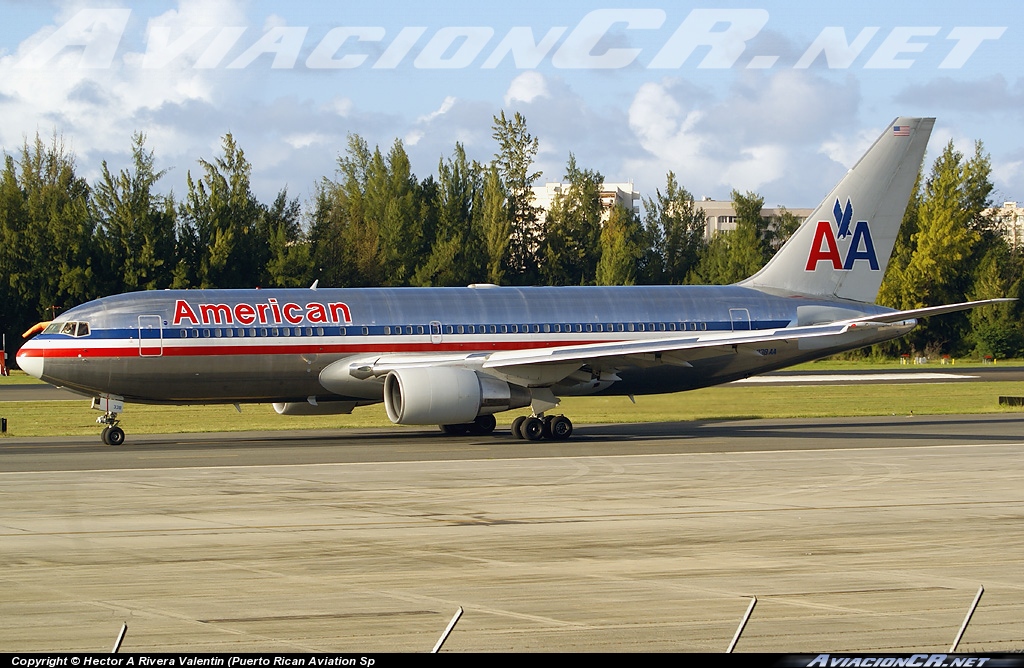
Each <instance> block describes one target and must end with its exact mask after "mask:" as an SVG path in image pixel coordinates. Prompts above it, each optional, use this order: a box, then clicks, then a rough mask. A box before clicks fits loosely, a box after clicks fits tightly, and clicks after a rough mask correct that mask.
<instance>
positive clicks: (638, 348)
mask: <svg viewBox="0 0 1024 668" xmlns="http://www.w3.org/2000/svg"><path fill="white" fill-rule="evenodd" d="M848 329H849V325H848V324H837V323H832V324H828V325H815V326H811V327H788V328H783V329H772V330H754V331H750V332H713V333H708V334H701V335H698V336H693V335H687V336H681V337H679V336H677V337H658V338H655V339H643V340H640V341H614V342H609V343H590V344H586V345H580V346H561V347H557V348H544V349H540V350H508V351H501V352H496V353H492V354H491V355H490V356H489V357H488V358H487V360H486V361H484V363H483V368H485V369H496V370H500V369H502V368H503V367H509V366H519V365H525V364H564V363H567V362H581V363H585V362H589V361H595V360H601V359H606V358H635V357H641V356H643V355H658V354H662V355H664V354H666V353H681V352H685V351H703V352H705V353H706V352H708V351H710V350H711V349H714V348H718V349H720V352H721V353H722V354H725V353H727V352H728V349H729V348H730V347H732V346H739V345H744V344H755V343H770V342H780V341H790V340H795V339H803V338H815V337H827V336H835V335H839V334H842V333H844V332H845V331H847V330H848ZM699 356H700V357H703V356H704V355H699ZM674 357H675V358H676V360H677V362H676V363H677V364H678V363H679V362H684V363H685V361H686V360H687V359H689V356H688V355H674Z"/></svg>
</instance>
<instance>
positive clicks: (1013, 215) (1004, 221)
mask: <svg viewBox="0 0 1024 668" xmlns="http://www.w3.org/2000/svg"><path fill="white" fill-rule="evenodd" d="M981 213H982V215H985V216H991V217H992V222H993V223H994V224H995V229H996V230H998V231H999V233H1000V234H1002V235H1003V238H1004V239H1006V243H1008V244H1009V245H1010V247H1011V248H1019V247H1020V246H1021V245H1022V244H1024V207H1020V206H1017V203H1016V202H1003V205H1002V206H1001V207H999V208H992V209H985V210H984V211H982V212H981Z"/></svg>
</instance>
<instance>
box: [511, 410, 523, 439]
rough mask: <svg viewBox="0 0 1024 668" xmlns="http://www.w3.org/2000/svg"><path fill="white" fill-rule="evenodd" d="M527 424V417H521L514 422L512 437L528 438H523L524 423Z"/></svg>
mask: <svg viewBox="0 0 1024 668" xmlns="http://www.w3.org/2000/svg"><path fill="white" fill-rule="evenodd" d="M524 422H526V416H525V415H520V416H519V417H517V418H516V419H515V420H512V435H513V436H514V437H516V438H518V439H523V438H526V437H525V436H523V432H522V428H523V423H524Z"/></svg>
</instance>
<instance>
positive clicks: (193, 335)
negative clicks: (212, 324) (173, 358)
mask: <svg viewBox="0 0 1024 668" xmlns="http://www.w3.org/2000/svg"><path fill="white" fill-rule="evenodd" d="M192 338H193V339H198V338H199V330H198V329H193V330H192Z"/></svg>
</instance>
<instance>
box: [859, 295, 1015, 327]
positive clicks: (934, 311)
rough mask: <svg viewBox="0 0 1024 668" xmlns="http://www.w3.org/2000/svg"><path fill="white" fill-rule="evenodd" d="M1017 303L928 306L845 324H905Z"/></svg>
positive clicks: (985, 301) (993, 301) (992, 301)
mask: <svg viewBox="0 0 1024 668" xmlns="http://www.w3.org/2000/svg"><path fill="white" fill-rule="evenodd" d="M1015 301H1017V300H1016V299H1015V298H1013V297H999V298H998V299H980V300H978V301H973V302H961V303H959V304H945V305H944V306H927V307H925V308H914V309H910V310H909V311H894V312H892V313H880V314H878V315H866V316H863V317H858V318H853V319H851V320H847V321H844V322H849V323H854V324H856V323H858V322H890V323H891V322H903V321H904V320H916V319H917V318H927V317H928V316H931V315H942V314H943V313H955V312H957V311H966V310H968V309H972V308H977V307H978V306H984V305H986V304H1004V303H1006V302H1015Z"/></svg>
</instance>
